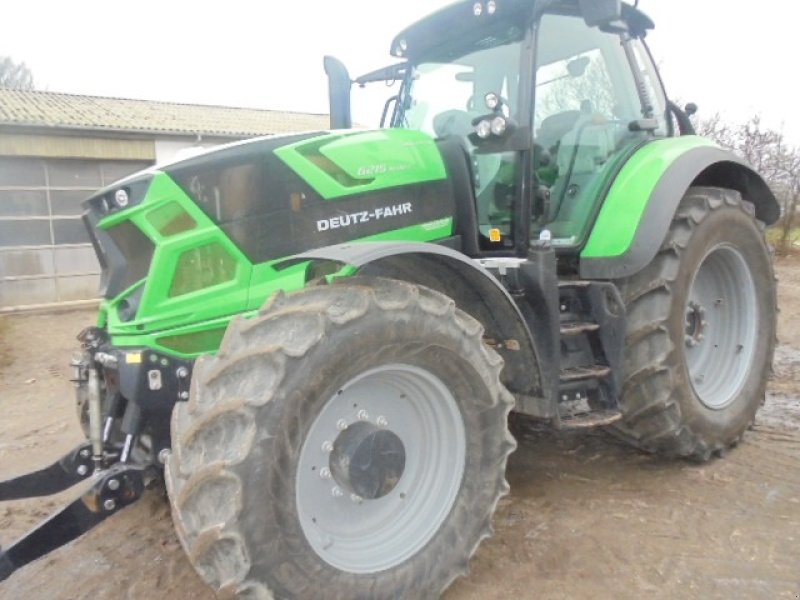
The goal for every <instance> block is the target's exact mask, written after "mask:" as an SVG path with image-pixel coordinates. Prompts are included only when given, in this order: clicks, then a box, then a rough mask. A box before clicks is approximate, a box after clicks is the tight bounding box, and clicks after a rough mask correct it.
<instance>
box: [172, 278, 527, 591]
mask: <svg viewBox="0 0 800 600" xmlns="http://www.w3.org/2000/svg"><path fill="white" fill-rule="evenodd" d="M501 369H502V361H501V359H500V358H499V356H498V355H496V354H495V353H494V352H493V351H491V350H490V349H488V348H487V347H486V346H485V345H484V344H483V342H482V328H481V326H480V324H479V323H478V322H477V321H475V320H474V319H472V318H471V317H469V316H468V315H466V314H465V313H463V312H461V311H460V310H458V309H457V308H455V304H454V302H453V301H452V300H451V299H449V298H447V297H446V296H443V295H441V294H439V293H437V292H434V291H432V290H429V289H427V288H423V287H417V286H412V285H409V284H406V283H402V282H398V281H393V280H385V279H362V278H356V279H351V280H345V281H344V282H343V283H341V284H335V285H331V286H317V287H311V288H307V289H305V290H303V291H300V292H297V293H294V294H291V295H287V296H285V295H282V294H279V295H277V296H276V297H274V298H273V299H272V300H271V301H270V302H268V303H267V305H266V307H265V308H264V309H263V310H262V312H261V314H260V316H258V317H257V318H254V319H251V320H244V319H237V320H234V321H233V322H232V323H231V326H230V328H229V331H228V332H227V334H226V336H225V340H224V341H223V344H222V348H221V350H220V353H219V355H218V356H217V357H216V358H204V359H202V360H200V361H198V363H197V365H196V367H195V372H194V376H193V377H194V378H193V381H192V387H191V398H190V400H189V402H188V403H186V404H179V405H178V406H177V407H176V409H175V411H174V413H173V419H172V440H173V453H172V456H171V457H170V460H169V461H168V464H167V473H166V475H167V477H166V478H167V483H168V489H169V492H170V498H171V502H172V507H173V517H174V521H175V524H176V529H177V531H178V535H179V538H180V539H181V542H182V543H183V545H184V548H185V549H186V551H187V553H188V555H189V558H190V560H191V561H192V563H193V564H194V566H195V568H196V569H197V570H198V572H199V573H200V574H201V575H202V576H203V578H204V579H205V580H206V581H207V582H209V583H210V584H211V585H212V586H213V587H214V588H215V589H216V590H217V592H218V593H220V594H222V595H236V596H241V597H253V598H261V597H264V598H266V597H269V595H270V594H273V595H274V596H276V597H279V598H300V597H303V598H366V597H369V598H394V597H408V598H412V597H413V598H417V597H432V596H434V595H436V594H439V593H441V592H442V591H443V590H444V589H445V588H446V587H447V586H448V585H449V584H450V583H451V582H452V581H453V580H454V579H455V578H456V577H458V576H459V575H461V574H463V573H464V572H465V570H466V565H467V562H468V560H469V558H470V556H471V555H472V554H473V552H474V551H475V549H476V548H477V545H478V543H479V542H480V540H482V539H483V538H484V537H486V536H488V535H489V533H490V518H491V515H492V513H493V512H494V509H495V507H496V505H497V502H498V500H499V498H500V497H501V496H502V495H503V494H505V493H506V492H507V489H508V486H507V483H506V481H505V465H506V460H507V457H508V455H509V453H510V452H511V451H512V450H513V448H514V442H513V438H512V437H511V436H510V434H509V433H508V430H507V424H506V423H507V416H508V413H509V411H510V410H511V408H512V405H513V399H512V397H511V395H510V394H509V393H508V392H507V391H506V390H505V389H504V388H503V386H502V384H501V383H500V379H499V374H500V371H501ZM376 448H377V449H378V451H375V449H376Z"/></svg>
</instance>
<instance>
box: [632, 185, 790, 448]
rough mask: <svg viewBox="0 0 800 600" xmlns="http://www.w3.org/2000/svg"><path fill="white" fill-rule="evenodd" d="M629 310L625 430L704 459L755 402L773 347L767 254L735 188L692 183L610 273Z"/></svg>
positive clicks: (740, 425) (724, 442) (648, 443)
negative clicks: (646, 256) (656, 245)
mask: <svg viewBox="0 0 800 600" xmlns="http://www.w3.org/2000/svg"><path fill="white" fill-rule="evenodd" d="M618 285H619V287H620V289H621V291H622V294H623V297H624V299H625V303H626V306H627V311H628V333H627V339H626V347H625V364H624V384H623V390H622V394H621V405H622V408H623V414H624V418H623V421H622V424H621V425H620V426H619V427H617V431H618V433H620V434H621V435H622V437H623V438H624V439H626V440H627V441H629V442H631V443H632V444H634V445H636V446H638V447H639V448H642V449H644V450H647V451H650V452H655V453H659V454H664V455H667V456H672V457H691V458H694V459H697V460H707V459H708V458H709V457H710V456H711V455H713V454H715V453H720V452H722V451H724V450H725V449H727V448H728V447H729V446H731V445H733V444H735V443H736V442H737V441H738V440H739V439H740V438H741V436H742V434H743V432H744V431H745V429H746V428H747V427H748V426H749V425H750V424H751V423H752V422H753V419H754V417H755V413H756V411H757V410H758V408H759V407H760V406H761V405H762V404H763V401H764V397H765V391H766V385H767V377H768V375H769V372H770V367H771V363H772V355H773V352H774V347H775V327H776V294H775V284H774V276H773V271H772V261H771V257H770V253H769V250H768V248H767V246H766V243H765V241H764V234H763V228H762V227H761V226H760V225H759V223H757V222H756V221H755V219H754V218H753V211H752V205H750V204H748V203H745V202H743V201H742V199H741V196H740V195H739V194H738V192H734V191H731V190H727V189H720V188H701V187H695V188H691V189H690V190H689V191H688V192H687V194H686V196H685V197H684V198H683V200H682V201H681V204H680V207H679V208H678V211H677V214H676V216H675V218H674V220H673V223H672V225H671V227H670V231H669V233H668V235H667V239H666V240H665V242H664V244H663V246H662V248H661V251H660V252H659V254H658V255H657V256H656V258H655V259H654V260H653V262H652V263H651V264H650V265H648V266H647V267H646V268H645V269H643V270H642V271H641V272H639V273H637V274H636V275H634V276H632V277H630V278H628V279H626V280H623V281H621V282H618Z"/></svg>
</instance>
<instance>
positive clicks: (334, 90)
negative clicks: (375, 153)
mask: <svg viewBox="0 0 800 600" xmlns="http://www.w3.org/2000/svg"><path fill="white" fill-rule="evenodd" d="M323 64H324V66H325V73H326V74H327V75H328V97H329V103H330V113H331V129H350V128H351V127H352V126H353V119H352V116H351V114H350V86H351V85H352V81H350V74H349V73H348V72H347V67H345V66H344V63H343V62H342V61H340V60H339V59H338V58H334V57H333V56H326V57H325V60H324V61H323Z"/></svg>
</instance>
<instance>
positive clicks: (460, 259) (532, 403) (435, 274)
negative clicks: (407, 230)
mask: <svg viewBox="0 0 800 600" xmlns="http://www.w3.org/2000/svg"><path fill="white" fill-rule="evenodd" d="M291 261H292V262H293V263H294V262H300V261H311V262H312V263H314V262H321V263H329V262H334V263H339V264H342V265H349V266H350V267H352V268H353V271H352V272H353V274H359V275H367V276H380V277H389V278H393V279H398V280H402V281H408V282H410V283H414V284H418V285H422V286H425V287H428V288H431V289H434V290H436V291H439V292H441V293H443V294H446V295H447V296H449V297H450V298H452V299H453V300H454V301H455V303H456V305H457V306H458V307H459V308H460V309H461V310H463V311H465V312H467V313H468V314H470V315H472V316H473V317H474V318H476V319H477V320H478V321H480V322H481V323H482V324H483V326H484V329H485V334H484V335H485V338H486V339H487V341H488V343H490V344H491V345H492V346H493V347H494V349H495V350H496V351H497V352H498V353H499V354H500V355H501V356H502V357H503V359H504V360H505V368H504V370H503V374H502V377H501V379H502V381H503V384H504V385H505V386H506V387H507V388H508V389H509V391H511V392H512V393H514V394H515V396H516V397H517V410H518V411H521V412H525V413H527V414H534V415H538V414H549V413H550V412H552V407H549V406H547V405H546V403H547V402H549V400H545V397H546V396H549V394H546V393H545V392H544V390H543V384H542V381H543V379H542V374H541V372H540V370H539V365H540V364H541V363H540V361H539V360H537V357H538V356H539V355H540V354H541V350H540V348H539V345H538V344H537V342H536V339H535V337H534V336H533V335H531V331H530V329H529V327H528V324H527V322H526V321H525V318H524V317H523V315H522V313H521V312H520V309H519V307H518V306H517V304H516V302H514V300H513V298H512V297H511V295H510V294H509V293H508V291H507V290H506V288H505V287H503V285H502V284H501V283H500V281H498V280H497V279H496V278H495V277H494V276H493V275H492V274H491V273H490V272H489V271H487V270H486V269H485V268H484V267H483V266H481V265H480V264H478V263H477V262H475V261H473V260H471V259H469V258H468V257H467V256H465V255H464V254H462V253H460V252H458V251H456V250H452V249H451V248H447V247H445V246H440V245H436V244H427V243H414V242H410V243H407V242H359V243H352V244H341V245H337V246H328V247H325V248H319V249H316V250H311V251H309V252H305V253H303V254H300V255H297V256H294V257H292V259H291Z"/></svg>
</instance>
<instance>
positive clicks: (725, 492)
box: [0, 258, 800, 600]
mask: <svg viewBox="0 0 800 600" xmlns="http://www.w3.org/2000/svg"><path fill="white" fill-rule="evenodd" d="M777 268H778V273H779V277H780V279H781V287H780V304H781V307H782V313H781V316H780V336H779V337H780V346H779V348H778V352H777V356H776V375H775V377H774V380H773V381H772V383H771V385H770V394H769V397H768V399H767V404H766V406H765V407H764V409H762V411H761V412H760V413H759V416H758V418H757V422H756V425H755V427H754V428H753V430H752V431H750V432H749V433H748V434H747V435H746V437H745V439H744V442H743V443H742V444H741V445H739V447H737V448H736V449H734V450H732V451H731V452H730V453H728V454H727V455H726V456H725V457H724V459H722V460H714V461H712V462H710V463H707V464H703V465H697V464H691V463H687V462H682V461H664V460H660V459H658V458H654V457H651V456H648V455H644V454H641V453H638V452H636V451H634V450H631V449H629V448H627V447H625V446H623V445H620V444H619V443H617V442H616V441H615V440H614V439H612V438H611V437H609V436H608V435H607V434H605V433H603V432H590V433H584V434H569V435H566V436H556V435H553V434H550V433H546V432H541V433H532V434H529V435H526V436H525V438H524V439H522V440H521V443H520V447H519V449H518V450H517V451H516V452H515V453H514V455H513V456H512V457H511V460H510V464H509V469H508V478H509V480H510V482H511V495H510V496H508V497H507V498H505V499H503V500H502V501H501V504H500V508H499V510H498V512H497V515H496V518H495V529H496V532H495V535H494V537H493V538H492V539H490V540H488V541H487V542H485V543H484V544H483V545H482V546H481V547H480V549H479V550H478V553H477V555H476V556H475V558H474V559H473V561H472V563H471V574H470V576H469V577H468V578H466V579H464V580H461V581H459V582H458V583H456V584H455V585H454V586H453V587H452V588H451V590H450V591H449V592H448V593H447V595H446V597H447V599H448V600H458V599H478V598H480V599H484V598H642V597H649V598H704V599H705V598H770V599H771V598H788V599H792V600H796V599H797V598H800V259H797V258H784V259H781V260H779V261H778V265H777ZM91 320H92V313H91V312H76V313H68V314H60V315H44V316H43V315H35V316H15V317H7V318H5V319H0V340H2V342H1V343H0V478H6V477H10V476H14V475H16V474H21V473H24V472H26V471H28V470H30V469H33V468H36V467H38V466H43V465H45V464H47V463H48V461H49V460H51V459H53V458H54V457H58V456H60V455H61V454H62V453H64V452H66V451H67V450H69V449H70V448H71V447H73V445H75V444H76V443H77V442H78V441H79V440H80V438H81V435H80V432H79V428H78V426H77V421H76V419H75V416H74V409H73V398H72V389H71V384H70V383H69V381H68V379H69V376H70V371H69V369H68V367H67V363H68V360H69V357H70V354H71V352H72V351H73V349H74V344H75V342H74V335H75V334H76V333H77V332H78V331H79V329H80V328H81V327H82V326H83V325H85V324H90V323H91ZM68 496H69V493H65V494H62V496H61V497H54V498H48V499H44V500H30V501H15V502H5V503H0V543H1V544H5V545H8V544H9V543H10V542H12V541H13V540H14V539H15V538H16V537H17V536H19V535H20V534H22V533H24V532H25V531H26V530H27V529H28V528H29V527H30V526H31V525H33V524H34V523H36V522H37V521H38V520H40V519H41V518H42V517H44V516H45V515H47V514H48V513H49V512H50V511H51V510H53V509H54V508H56V507H57V506H58V505H59V504H60V502H61V501H62V500H63V498H65V497H68ZM0 598H14V599H26V600H29V599H30V600H35V599H48V600H49V599H55V598H58V599H73V598H93V599H101V598H130V599H143V598H148V599H152V598H192V599H193V600H205V599H211V598H213V594H211V592H210V591H208V589H207V588H206V587H205V586H204V584H203V583H202V582H201V581H200V579H199V578H198V577H197V575H195V573H194V571H193V570H192V568H191V566H190V565H189V563H188V561H187V559H186V558H185V557H184V555H183V552H182V550H181V548H180V545H179V544H178V541H177V539H176V537H175V535H174V534H173V532H172V525H171V522H170V516H169V511H168V508H167V504H166V501H165V499H164V496H163V492H160V491H159V490H154V491H151V492H148V494H147V496H146V498H145V499H144V500H143V501H142V502H140V503H139V504H137V505H135V506H133V507H131V508H128V509H126V510H124V511H123V512H121V513H119V514H118V515H116V516H114V517H113V518H111V519H109V520H108V521H106V522H105V523H103V524H102V525H100V526H99V527H97V528H96V529H95V530H94V531H92V532H90V533H89V534H87V535H86V536H85V537H83V538H81V539H79V540H77V541H76V542H74V543H72V544H70V545H68V546H66V547H64V548H61V549H60V550H58V551H56V552H53V553H52V554H50V555H49V556H47V557H45V558H43V559H41V560H39V561H37V562H36V563H34V564H31V565H29V566H28V567H26V568H25V569H23V570H21V571H19V572H17V573H16V574H15V575H14V576H13V577H11V578H10V579H9V580H7V581H6V582H5V583H2V584H0Z"/></svg>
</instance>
